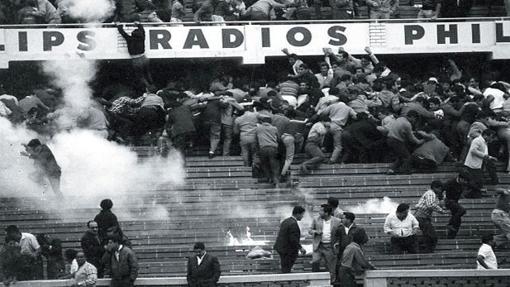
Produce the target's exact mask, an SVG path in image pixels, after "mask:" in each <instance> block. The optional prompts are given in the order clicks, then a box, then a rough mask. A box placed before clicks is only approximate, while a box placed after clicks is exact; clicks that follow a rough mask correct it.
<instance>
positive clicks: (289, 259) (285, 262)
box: [278, 252, 298, 273]
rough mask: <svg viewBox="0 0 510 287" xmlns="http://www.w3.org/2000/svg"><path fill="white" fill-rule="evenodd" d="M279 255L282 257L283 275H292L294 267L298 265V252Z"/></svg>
mask: <svg viewBox="0 0 510 287" xmlns="http://www.w3.org/2000/svg"><path fill="white" fill-rule="evenodd" d="M278 255H280V266H281V268H282V273H290V271H291V270H292V266H294V263H296V259H297V256H298V254H297V252H296V253H291V254H289V253H280V252H278Z"/></svg>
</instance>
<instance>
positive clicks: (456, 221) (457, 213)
mask: <svg viewBox="0 0 510 287" xmlns="http://www.w3.org/2000/svg"><path fill="white" fill-rule="evenodd" d="M445 207H446V208H447V209H448V210H450V212H451V216H450V220H449V221H448V225H447V226H446V229H447V237H448V239H454V238H455V237H456V236H457V233H458V232H459V229H460V225H461V224H462V216H463V215H464V214H466V209H465V208H464V207H462V206H461V205H460V204H459V203H458V202H457V201H455V200H446V201H445Z"/></svg>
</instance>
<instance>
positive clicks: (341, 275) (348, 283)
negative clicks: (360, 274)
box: [333, 266, 358, 287]
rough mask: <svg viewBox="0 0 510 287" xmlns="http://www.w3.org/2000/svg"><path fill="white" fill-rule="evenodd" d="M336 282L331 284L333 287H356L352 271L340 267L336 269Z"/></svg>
mask: <svg viewBox="0 0 510 287" xmlns="http://www.w3.org/2000/svg"><path fill="white" fill-rule="evenodd" d="M337 278H338V279H337V282H335V284H333V285H334V286H340V287H358V284H356V277H355V276H354V271H353V270H352V269H351V268H348V267H345V266H340V268H339V269H338V275H337Z"/></svg>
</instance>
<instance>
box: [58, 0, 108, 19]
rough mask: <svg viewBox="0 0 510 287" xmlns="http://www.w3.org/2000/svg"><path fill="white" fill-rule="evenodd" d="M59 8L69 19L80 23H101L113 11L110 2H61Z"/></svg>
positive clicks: (65, 0)
mask: <svg viewBox="0 0 510 287" xmlns="http://www.w3.org/2000/svg"><path fill="white" fill-rule="evenodd" d="M59 7H60V8H61V9H62V10H64V11H65V13H66V14H67V15H69V16H70V17H72V18H74V19H77V20H79V21H82V22H87V23H90V22H95V23H97V22H103V21H104V20H106V19H107V18H109V17H111V16H112V15H113V13H114V11H115V3H114V2H113V1H112V0H62V1H60V3H59Z"/></svg>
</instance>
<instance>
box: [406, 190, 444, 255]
mask: <svg viewBox="0 0 510 287" xmlns="http://www.w3.org/2000/svg"><path fill="white" fill-rule="evenodd" d="M441 199H443V184H442V183H441V181H439V180H434V181H433V182H432V183H431V185H430V189H429V190H427V192H425V193H424V194H423V195H422V197H421V198H420V200H419V201H418V203H417V204H416V206H415V211H414V216H415V217H416V219H417V220H418V222H419V223H420V229H421V231H422V232H423V241H422V246H420V247H421V249H422V250H420V251H423V252H424V253H432V252H434V249H435V248H436V245H437V234H436V230H435V229H434V226H433V225H432V213H434V211H436V212H439V213H442V214H446V213H448V211H446V210H445V209H443V208H442V207H441V206H440V203H439V202H440V200H441Z"/></svg>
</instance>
